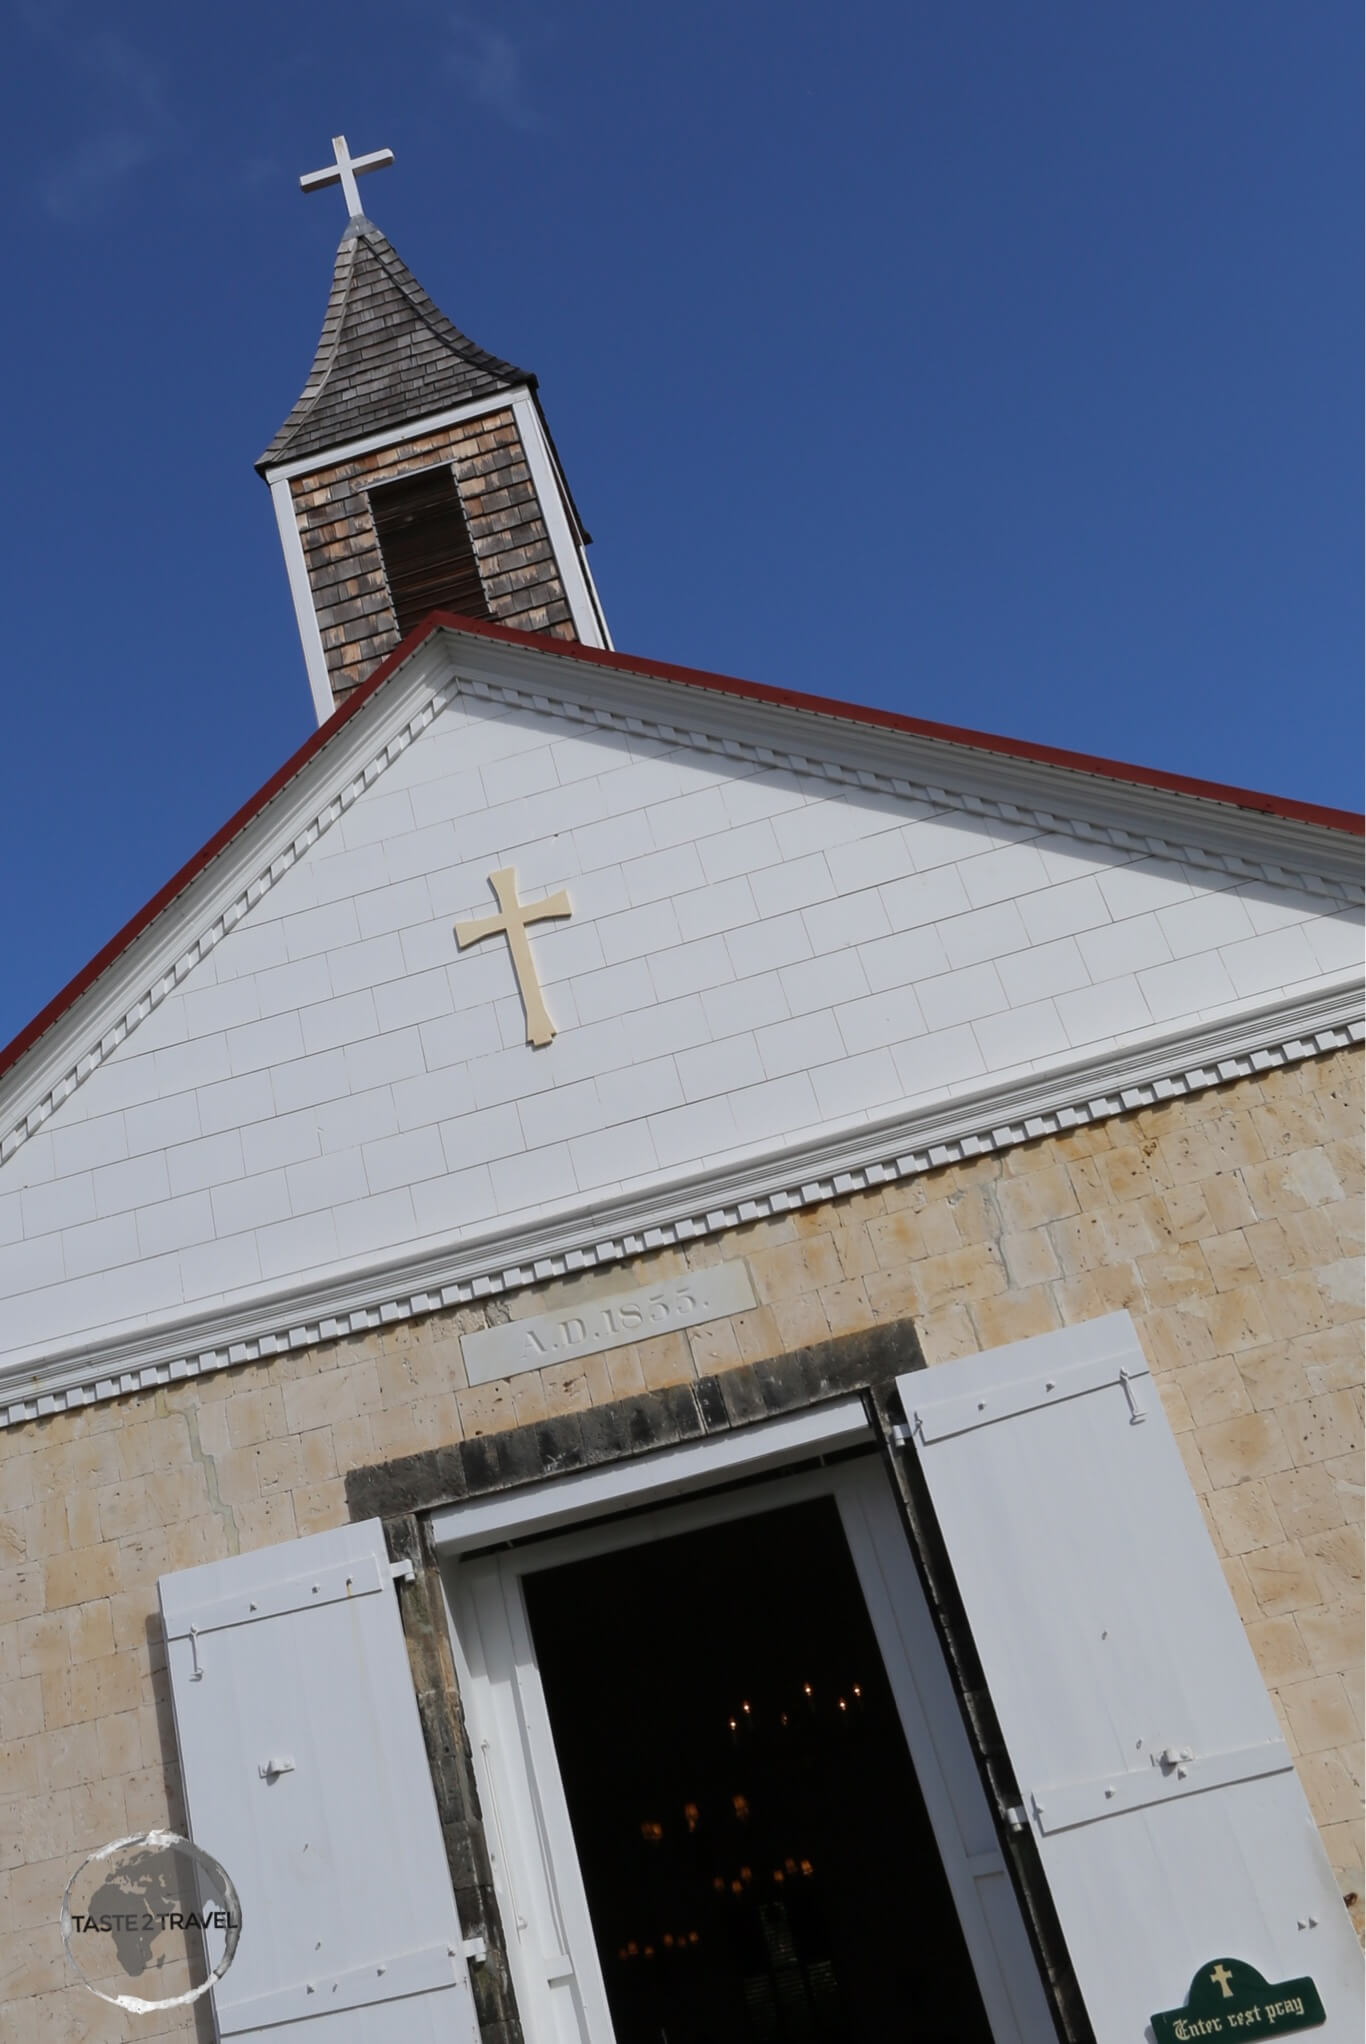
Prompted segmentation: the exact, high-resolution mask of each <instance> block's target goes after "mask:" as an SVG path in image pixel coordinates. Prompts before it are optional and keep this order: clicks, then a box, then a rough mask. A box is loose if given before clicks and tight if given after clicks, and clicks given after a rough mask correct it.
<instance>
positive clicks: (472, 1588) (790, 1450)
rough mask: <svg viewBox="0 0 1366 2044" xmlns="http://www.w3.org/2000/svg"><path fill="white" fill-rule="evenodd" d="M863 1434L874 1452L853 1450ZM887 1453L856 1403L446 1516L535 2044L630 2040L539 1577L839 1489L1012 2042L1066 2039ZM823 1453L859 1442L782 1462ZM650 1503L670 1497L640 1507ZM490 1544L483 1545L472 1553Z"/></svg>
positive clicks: (977, 1945)
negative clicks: (543, 1625) (613, 2001)
mask: <svg viewBox="0 0 1366 2044" xmlns="http://www.w3.org/2000/svg"><path fill="white" fill-rule="evenodd" d="M860 1441H861V1442H862V1443H863V1444H866V1446H867V1447H868V1449H869V1451H870V1452H867V1453H863V1454H858V1453H855V1454H854V1455H853V1456H852V1457H851V1456H849V1454H848V1450H849V1448H850V1446H851V1445H852V1446H855V1447H857V1445H858V1444H859V1443H860ZM871 1447H872V1435H871V1428H870V1427H869V1425H868V1421H867V1417H866V1414H865V1413H864V1411H863V1407H862V1402H861V1401H860V1400H858V1399H847V1400H841V1401H840V1402H839V1403H838V1404H836V1405H831V1406H826V1407H823V1408H818V1409H817V1410H816V1411H815V1412H810V1413H804V1414H801V1415H799V1416H797V1418H796V1419H795V1420H786V1421H785V1420H776V1421H771V1422H769V1423H768V1424H766V1425H764V1424H760V1425H755V1426H752V1427H747V1428H744V1429H741V1430H739V1431H737V1432H731V1433H727V1434H725V1435H722V1436H720V1437H719V1438H718V1439H717V1440H715V1441H710V1442H700V1443H696V1444H689V1445H688V1447H687V1448H684V1449H672V1450H663V1451H661V1452H660V1453H658V1454H656V1455H652V1456H649V1455H647V1456H636V1457H632V1458H631V1461H630V1463H629V1464H628V1465H622V1464H616V1465H612V1466H611V1467H609V1468H606V1469H603V1470H602V1471H594V1472H586V1473H581V1474H579V1475H576V1476H573V1477H567V1478H561V1479H559V1480H558V1481H552V1482H550V1483H547V1484H544V1485H538V1486H536V1487H535V1489H534V1490H528V1491H527V1492H525V1493H524V1494H523V1495H522V1497H521V1498H520V1501H519V1499H518V1494H517V1493H516V1492H515V1491H514V1492H504V1493H502V1494H501V1495H500V1496H499V1497H498V1498H497V1499H481V1500H478V1501H474V1502H472V1503H471V1504H470V1505H469V1506H453V1507H450V1508H448V1509H446V1510H444V1511H442V1512H441V1513H439V1514H438V1515H437V1516H436V1520H435V1532H436V1540H437V1546H438V1551H439V1552H440V1553H441V1556H442V1562H443V1572H444V1578H445V1584H446V1594H447V1600H448V1607H449V1614H450V1620H451V1639H452V1647H453V1651H454V1654H455V1664H456V1672H457V1677H458V1680H459V1683H460V1693H461V1697H462V1701H463V1705H464V1711H465V1720H466V1726H467V1729H468V1732H469V1738H470V1747H471V1752H472V1756H473V1761H474V1771H475V1779H476V1783H477V1786H478V1790H479V1796H480V1801H481V1804H482V1807H483V1812H484V1820H485V1831H486V1837H487V1844H488V1850H489V1858H490V1861H491V1862H492V1867H493V1877H494V1887H495V1892H496V1894H497V1897H498V1904H499V1908H500V1910H501V1911H502V1916H503V1924H504V1930H505V1934H506V1939H507V1946H508V1961H509V1965H510V1968H511V1972H512V1977H513V1986H514V1990H515V1993H516V1996H517V2005H518V2010H519V2013H520V2015H521V2019H522V2026H523V2031H524V2034H525V2035H526V2038H527V2040H528V2044H615V2037H614V2032H613V2028H612V2023H611V2018H610V2015H609V2013H608V2006H607V1996H606V1991H605V1988H604V1985H603V1979H602V1971H601V1967H600V1965H599V1961H598V1955H597V1946H596V1943H595V1941H594V1937H593V1931H592V1925H591V1921H590V1918H589V1913H588V1902H587V1896H586V1894H585V1891H584V1885H583V1877H582V1873H581V1871H580V1867H579V1861H578V1854H577V1851H576V1849H575V1845H574V1838H573V1831H572V1827H571V1825H570V1820H569V1811H568V1806H567V1804H566V1801H565V1795H564V1787H563V1783H562V1781H561V1777H560V1771H559V1766H558V1763H557V1760H556V1755H555V1746H554V1740H553V1737H552V1734H551V1729H550V1719H549V1713H548V1710H547V1707H546V1701H545V1695H544V1691H543V1689H542V1685H541V1679H540V1671H539V1669H538V1667H537V1663H536V1655H535V1649H534V1646H533V1643H532V1638H531V1630H530V1626H529V1623H528V1620H527V1612H526V1602H525V1598H524V1596H523V1592H522V1580H523V1578H524V1577H525V1576H526V1575H528V1574H532V1573H535V1572H537V1571H539V1570H541V1569H544V1568H552V1567H557V1566H559V1565H560V1564H561V1563H564V1562H569V1561H577V1560H581V1559H586V1558H588V1557H589V1556H591V1555H596V1554H605V1553H608V1552H610V1551H612V1550H613V1549H620V1548H624V1547H633V1546H639V1545H641V1544H643V1543H644V1542H646V1541H649V1540H663V1539H668V1538H670V1537H671V1536H672V1535H674V1534H676V1533H682V1532H688V1531H692V1530H694V1529H697V1528H700V1527H703V1526H709V1525H718V1524H721V1523H724V1522H725V1521H726V1520H730V1519H738V1518H744V1517H749V1516H752V1515H754V1514H757V1513H761V1512H769V1511H776V1510H778V1509H779V1508H781V1507H782V1506H783V1505H787V1504H793V1503H797V1502H799V1501H801V1500H805V1499H810V1498H818V1497H830V1498H832V1499H833V1500H834V1502H835V1505H836V1507H837V1509H838V1511H839V1515H840V1522H841V1525H842V1527H843V1530H844V1534H845V1538H846V1540H847V1542H848V1545H849V1552H850V1555H851V1557H852V1559H853V1563H854V1568H855V1570H856V1572H857V1574H858V1579H859V1583H860V1586H861V1588H862V1591H863V1596H864V1600H865V1602H866V1604H867V1607H868V1615H869V1619H870V1621H871V1623H872V1627H873V1632H874V1635H875V1637H876V1639H877V1643H878V1647H879V1649H880V1651H881V1653H882V1658H883V1664H884V1666H885V1668H886V1671H887V1677H888V1681H889V1684H890V1686H891V1690H892V1695H893V1697H894V1699H895V1702H896V1706H897V1710H898V1712H899V1714H900V1717H901V1722H902V1727H903V1729H904V1731H905V1735H906V1742H907V1745H908V1747H909V1749H910V1753H911V1757H912V1760H913V1763H914V1766H915V1770H916V1775H917V1778H918V1780H919V1783H920V1789H921V1794H922V1795H923V1797H924V1801H925V1808H926V1812H927V1814H928V1817H929V1821H930V1825H931V1828H932V1831H933V1833H934V1837H935V1840H936V1843H937V1845H938V1847H939V1852H940V1856H941V1858H942V1860H943V1864H944V1870H945V1874H946V1877H947V1879H948V1882H949V1888H950V1892H951V1893H952V1895H953V1898H954V1902H955V1904H956V1906H957V1910H958V1915H959V1920H960V1922H961V1924H962V1928H963V1934H964V1938H965V1940H966V1943H967V1947H968V1952H969V1955H970V1957H971V1960H972V1963H973V1966H974V1969H975V1971H976V1975H977V1980H978V1985H979V1988H980V1990H981V1994H982V2000H983V2003H984V2005H985V2007H986V2011H987V2017H988V2021H989V2022H990V2025H991V2029H992V2033H993V2036H994V2038H995V2040H996V2044H1056V2035H1057V2033H1056V2030H1055V2028H1054V2025H1053V2022H1052V2019H1051V2016H1050V2015H1049V2012H1048V2007H1047V2003H1046V2000H1045V1997H1044V1992H1043V1988H1042V1985H1041V1982H1040V1979H1039V1974H1038V1968H1037V1965H1036V1963H1035V1960H1034V1956H1033V1953H1032V1951H1031V1948H1030V1944H1029V1939H1028V1936H1027V1934H1026V1931H1025V1927H1024V1922H1023V1919H1022V1917H1021V1914H1020V1910H1019V1905H1018V1903H1017V1901H1016V1897H1015V1892H1014V1888H1013V1886H1012V1884H1011V1880H1010V1876H1009V1873H1008V1871H1007V1869H1006V1866H1005V1862H1004V1859H1003V1857H1002V1854H1001V1849H1000V1845H999V1842H998V1840H997V1837H996V1832H995V1827H994V1824H993V1822H992V1818H991V1813H990V1810H989V1808H988V1805H987V1799H986V1794H985V1791H984V1789H983V1786H982V1782H981V1778H980V1775H979V1774H978V1771H977V1766H976V1763H975V1761H974V1758H973V1755H972V1751H971V1748H970V1745H969V1742H968V1737H967V1733H966V1730H965V1727H964V1725H963V1720H962V1716H961V1713H960V1711H959V1708H958V1702H957V1698H956V1697H955V1695H954V1692H953V1686H952V1682H951V1680H950V1677H949V1672H948V1669H947V1666H946V1665H945V1662H944V1658H943V1654H942V1651H941V1649H940V1646H939V1641H938V1638H937V1636H936V1634H935V1630H934V1624H933V1620H932V1619H931V1617H930V1613H929V1609H928V1607H927V1605H926V1603H925V1598H924V1594H923V1592H922V1590H921V1587H920V1581H919V1577H918V1576H917V1574H916V1570H915V1566H914V1563H913V1561H912V1558H911V1552H910V1548H909V1545H908V1542H907V1538H906V1534H905V1530H904V1527H903V1526H902V1523H901V1519H900V1515H899V1512H898V1509H897V1506H896V1502H895V1500H894V1497H893V1495H892V1491H891V1487H890V1485H889V1483H888V1481H887V1477H886V1475H885V1473H884V1471H883V1470H882V1468H881V1465H880V1464H879V1462H878V1461H877V1459H876V1457H875V1455H874V1454H873V1453H872V1452H871ZM822 1448H825V1449H826V1450H827V1451H829V1450H831V1449H833V1450H834V1451H835V1452H837V1453H838V1452H840V1451H841V1450H843V1451H844V1455H845V1459H842V1460H840V1461H837V1462H832V1463H829V1464H827V1465H826V1466H823V1467H818V1468H809V1467H808V1468H804V1469H802V1470H800V1471H799V1473H796V1474H785V1473H783V1471H782V1468H781V1461H782V1460H784V1459H785V1460H786V1461H788V1462H789V1463H791V1462H793V1461H803V1460H806V1461H809V1459H810V1458H811V1456H812V1455H813V1454H819V1453H820V1452H821V1450H822ZM718 1451H720V1452H718ZM775 1461H777V1462H778V1463H779V1466H778V1467H777V1468H774V1466H773V1465H774V1463H775ZM746 1464H749V1465H750V1470H752V1471H753V1472H754V1480H753V1481H751V1482H748V1483H745V1484H744V1485H743V1486H742V1487H739V1488H732V1489H728V1490H726V1491H724V1492H722V1493H719V1494H718V1493H716V1492H715V1491H713V1492H712V1493H711V1494H710V1495H707V1494H703V1495H699V1496H696V1497H693V1498H691V1499H685V1500H684V1501H682V1502H679V1501H678V1495H679V1487H680V1484H682V1486H683V1487H684V1488H685V1489H686V1488H701V1487H702V1486H704V1485H705V1484H706V1483H707V1482H708V1480H710V1482H711V1484H713V1485H715V1484H716V1483H718V1482H719V1483H726V1482H732V1483H733V1482H734V1479H735V1477H736V1475H737V1474H740V1473H749V1470H746V1469H745V1465H746ZM557 1500H558V1501H557ZM652 1503H653V1504H654V1505H655V1507H656V1508H655V1509H652V1510H648V1511H639V1510H631V1507H632V1506H639V1505H642V1504H645V1505H649V1504H652ZM623 1505H625V1506H626V1507H627V1509H628V1512H629V1516H627V1517H624V1518H623V1517H622V1516H620V1514H621V1512H622V1508H623ZM595 1511H596V1514H597V1515H598V1520H597V1523H594V1516H593V1515H594V1512H595ZM603 1514H611V1515H613V1516H611V1517H610V1518H607V1519H605V1520H604V1519H603V1518H602V1515H603ZM566 1522H577V1523H574V1524H573V1526H572V1530H569V1531H565V1532H563V1533H562V1534H561V1535H560V1537H557V1538H548V1537H547V1538H534V1539H531V1540H528V1541H526V1543H525V1544H523V1545H519V1546H514V1547H510V1548H509V1547H503V1548H501V1549H500V1550H498V1551H496V1552H490V1551H489V1548H488V1543H489V1542H490V1541H491V1540H492V1541H499V1540H501V1541H506V1540H509V1539H515V1538H516V1537H517V1533H518V1531H519V1530H520V1531H521V1532H523V1533H524V1534H525V1533H532V1534H534V1533H538V1532H540V1531H541V1529H542V1527H544V1526H545V1525H546V1524H547V1523H549V1524H551V1525H556V1524H559V1525H563V1524H565V1523H566ZM476 1545H477V1546H478V1547H481V1548H482V1549H483V1550H484V1551H483V1552H477V1551H476V1552H473V1553H471V1552H470V1551H469V1550H470V1549H471V1547H474V1546H476ZM462 1550H463V1552H462Z"/></svg>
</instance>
